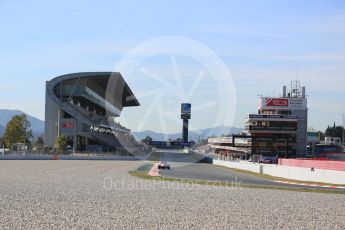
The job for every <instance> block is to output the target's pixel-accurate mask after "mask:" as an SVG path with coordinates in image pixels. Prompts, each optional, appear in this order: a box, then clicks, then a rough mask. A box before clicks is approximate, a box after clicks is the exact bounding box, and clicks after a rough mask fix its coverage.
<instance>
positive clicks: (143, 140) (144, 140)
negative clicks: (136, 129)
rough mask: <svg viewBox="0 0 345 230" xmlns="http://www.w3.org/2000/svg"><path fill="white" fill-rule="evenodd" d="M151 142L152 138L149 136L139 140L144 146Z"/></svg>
mask: <svg viewBox="0 0 345 230" xmlns="http://www.w3.org/2000/svg"><path fill="white" fill-rule="evenodd" d="M151 141H152V137H150V136H147V137H145V138H144V139H142V140H141V142H143V143H145V144H149V143H150V142H151Z"/></svg>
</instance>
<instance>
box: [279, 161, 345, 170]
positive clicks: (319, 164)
mask: <svg viewBox="0 0 345 230" xmlns="http://www.w3.org/2000/svg"><path fill="white" fill-rule="evenodd" d="M278 164H279V165H283V166H292V167H302V168H314V169H325V170H335V171H345V161H330V160H298V159H279V161H278Z"/></svg>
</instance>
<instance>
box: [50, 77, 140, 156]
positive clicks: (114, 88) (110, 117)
mask: <svg viewBox="0 0 345 230" xmlns="http://www.w3.org/2000/svg"><path fill="white" fill-rule="evenodd" d="M139 105H140V104H139V102H138V100H137V99H136V97H135V96H134V94H133V93H132V91H131V89H130V88H129V86H128V85H127V83H126V82H125V80H124V79H123V77H122V76H121V74H120V73H117V72H91V73H73V74H67V75H63V76H59V77H56V78H54V79H52V80H50V81H47V82H46V107H45V144H46V145H50V146H53V145H54V144H55V141H56V138H57V137H58V136H59V135H64V136H67V137H68V145H69V146H71V148H72V149H73V151H74V152H83V151H88V152H90V151H116V150H117V149H119V148H123V147H124V146H123V145H124V143H126V141H128V142H130V141H131V139H132V135H131V133H130V130H129V129H127V128H125V127H123V126H122V125H120V124H119V123H118V122H117V121H116V118H117V117H119V116H120V115H121V112H122V109H123V108H124V107H131V106H139Z"/></svg>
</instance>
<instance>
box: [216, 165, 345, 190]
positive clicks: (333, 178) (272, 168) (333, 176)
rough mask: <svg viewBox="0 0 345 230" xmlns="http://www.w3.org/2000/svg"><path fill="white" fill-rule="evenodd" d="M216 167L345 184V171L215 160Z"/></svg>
mask: <svg viewBox="0 0 345 230" xmlns="http://www.w3.org/2000/svg"><path fill="white" fill-rule="evenodd" d="M213 164H214V165H219V166H224V167H228V168H235V169H242V170H247V171H251V172H256V173H263V174H267V175H271V176H275V177H282V178H286V179H292V180H300V181H312V182H322V183H331V184H345V171H333V170H323V169H315V171H311V169H310V168H300V167H291V166H282V165H268V164H254V163H250V162H243V161H241V162H231V161H223V160H213Z"/></svg>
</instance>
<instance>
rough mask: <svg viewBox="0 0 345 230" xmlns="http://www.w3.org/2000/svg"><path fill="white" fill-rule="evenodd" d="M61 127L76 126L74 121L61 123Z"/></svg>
mask: <svg viewBox="0 0 345 230" xmlns="http://www.w3.org/2000/svg"><path fill="white" fill-rule="evenodd" d="M61 128H64V129H73V128H74V122H63V123H62V124H61Z"/></svg>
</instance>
